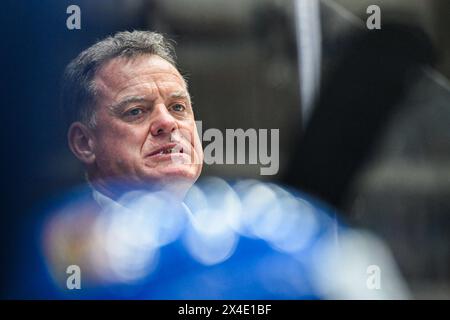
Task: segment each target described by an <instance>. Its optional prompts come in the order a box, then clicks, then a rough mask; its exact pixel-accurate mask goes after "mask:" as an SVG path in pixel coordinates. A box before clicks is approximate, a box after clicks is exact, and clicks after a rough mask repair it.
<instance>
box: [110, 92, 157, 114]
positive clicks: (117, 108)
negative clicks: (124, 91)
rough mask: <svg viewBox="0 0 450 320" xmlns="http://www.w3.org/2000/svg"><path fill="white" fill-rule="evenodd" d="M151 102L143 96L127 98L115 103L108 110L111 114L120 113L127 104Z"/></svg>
mask: <svg viewBox="0 0 450 320" xmlns="http://www.w3.org/2000/svg"><path fill="white" fill-rule="evenodd" d="M151 101H152V100H151V99H149V98H148V97H145V96H129V97H125V98H124V99H122V100H121V101H119V102H117V103H113V104H112V105H110V106H109V109H110V110H111V111H112V112H113V113H117V112H121V111H122V110H123V109H124V108H125V107H126V106H127V105H128V104H130V103H135V102H151Z"/></svg>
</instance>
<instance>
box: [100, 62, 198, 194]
mask: <svg viewBox="0 0 450 320" xmlns="http://www.w3.org/2000/svg"><path fill="white" fill-rule="evenodd" d="M94 81H95V85H96V88H97V90H98V97H97V105H96V122H97V125H96V127H95V129H94V130H93V134H94V152H95V164H94V168H93V171H94V173H93V174H94V176H95V179H96V180H97V181H98V183H104V184H106V182H105V181H107V180H108V179H110V178H118V179H121V180H124V181H126V182H127V183H130V184H132V185H136V186H138V187H140V188H163V189H165V190H169V191H174V192H175V193H180V194H181V195H184V193H185V192H186V191H187V189H188V188H189V187H190V186H191V185H192V183H194V182H195V180H196V179H197V178H198V176H199V175H200V172H201V168H202V162H203V152H202V149H201V143H200V139H199V137H198V134H197V128H196V125H195V120H194V113H193V110H192V106H191V101H190V97H189V93H188V91H187V88H186V83H185V81H184V79H183V78H182V76H181V75H180V73H179V72H178V70H177V69H176V68H175V67H174V66H173V65H171V64H170V63H169V62H167V61H166V60H164V59H162V58H160V57H159V56H156V55H142V56H139V57H136V58H134V59H126V58H115V59H112V60H111V61H109V62H108V63H106V64H105V65H104V66H103V67H102V68H100V70H99V71H98V72H97V74H96V76H95V78H94Z"/></svg>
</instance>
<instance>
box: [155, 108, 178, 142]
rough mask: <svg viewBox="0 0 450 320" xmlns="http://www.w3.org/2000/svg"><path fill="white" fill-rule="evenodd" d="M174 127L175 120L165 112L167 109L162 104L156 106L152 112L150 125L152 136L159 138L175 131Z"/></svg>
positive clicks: (175, 124) (167, 111)
mask: <svg viewBox="0 0 450 320" xmlns="http://www.w3.org/2000/svg"><path fill="white" fill-rule="evenodd" d="M176 126H177V123H176V120H175V118H174V117H173V116H172V115H171V114H170V112H169V110H167V107H166V106H165V105H164V104H163V103H161V104H158V105H156V106H155V109H154V110H153V117H152V123H151V124H150V132H151V133H152V135H153V136H159V135H163V134H166V133H171V132H173V131H174V130H175V129H176Z"/></svg>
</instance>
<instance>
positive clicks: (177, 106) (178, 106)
mask: <svg viewBox="0 0 450 320" xmlns="http://www.w3.org/2000/svg"><path fill="white" fill-rule="evenodd" d="M171 109H172V110H173V111H176V112H183V111H184V110H186V107H185V106H184V105H182V104H179V103H177V104H174V105H173V106H172V107H171Z"/></svg>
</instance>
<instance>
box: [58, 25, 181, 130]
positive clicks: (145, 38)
mask: <svg viewBox="0 0 450 320" xmlns="http://www.w3.org/2000/svg"><path fill="white" fill-rule="evenodd" d="M143 54H153V55H157V56H159V57H161V58H163V59H165V60H166V61H168V62H169V63H171V64H172V65H173V66H176V56H175V50H174V48H173V45H172V43H171V42H170V41H168V40H166V39H165V38H164V37H163V35H161V34H159V33H156V32H150V31H132V32H128V31H125V32H118V33H116V34H115V35H114V36H110V37H107V38H105V39H103V40H101V41H99V42H97V43H95V44H94V45H92V46H91V47H89V48H87V49H86V50H84V51H83V52H81V53H80V54H79V55H78V56H77V57H76V58H75V59H73V60H72V61H71V62H70V63H69V64H68V65H67V67H66V69H65V72H64V75H63V82H62V95H61V101H62V108H63V111H64V113H65V116H66V119H67V121H68V123H69V125H70V124H71V123H72V122H75V121H81V122H82V123H84V124H86V125H87V126H89V127H95V125H96V120H95V102H96V87H95V83H94V77H95V74H96V72H97V70H99V69H100V68H101V67H102V66H103V65H104V64H105V63H106V62H108V61H109V60H111V59H113V58H116V57H126V58H129V59H131V58H134V57H136V56H139V55H143Z"/></svg>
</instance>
